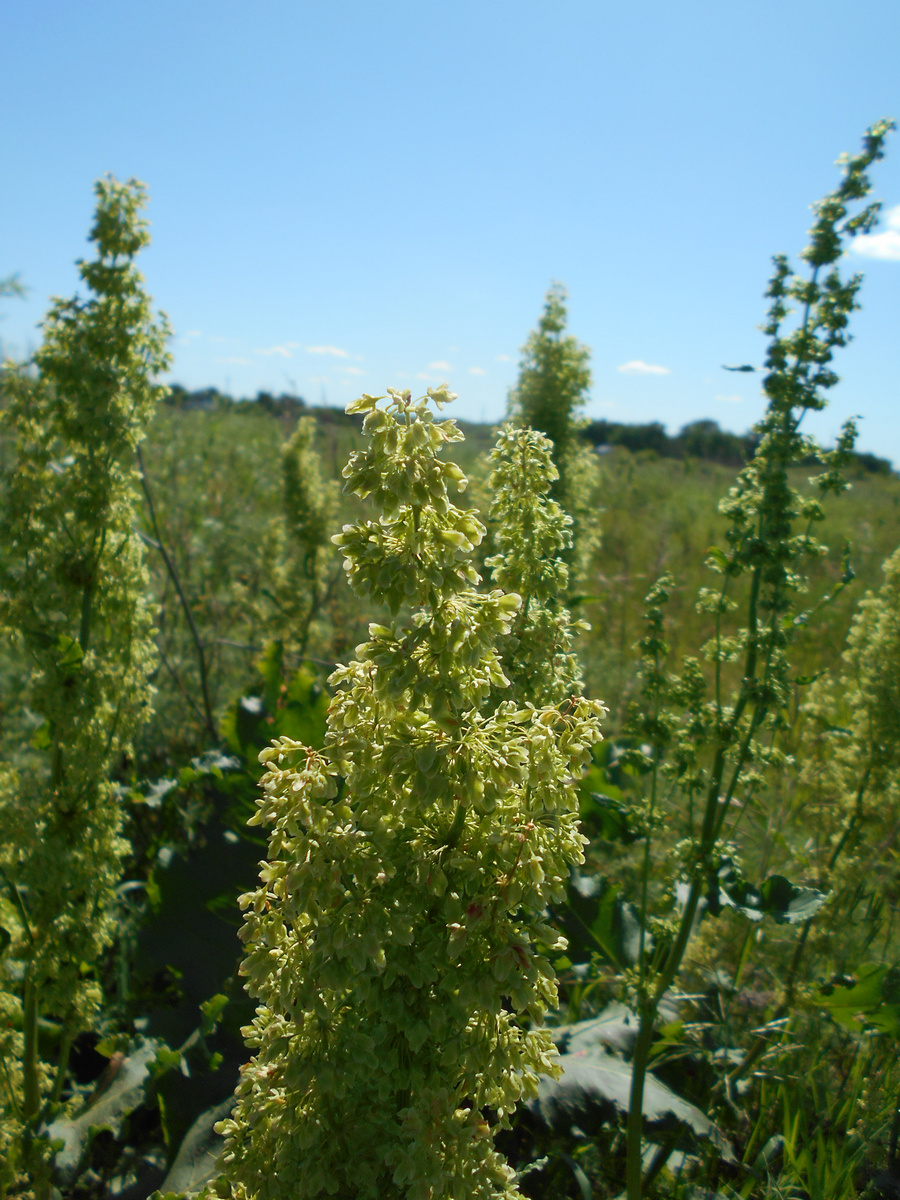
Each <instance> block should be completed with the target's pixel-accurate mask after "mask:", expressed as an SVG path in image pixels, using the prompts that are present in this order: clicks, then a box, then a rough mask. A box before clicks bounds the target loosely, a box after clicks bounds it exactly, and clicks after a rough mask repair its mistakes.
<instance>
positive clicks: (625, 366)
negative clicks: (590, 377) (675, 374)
mask: <svg viewBox="0 0 900 1200" xmlns="http://www.w3.org/2000/svg"><path fill="white" fill-rule="evenodd" d="M616 370H617V371H621V372H622V373H623V374H624V375H668V374H669V368H668V367H658V366H656V365H655V364H654V363H645V362H642V360H641V359H639V358H633V359H632V360H631V362H627V363H622V365H621V367H616Z"/></svg>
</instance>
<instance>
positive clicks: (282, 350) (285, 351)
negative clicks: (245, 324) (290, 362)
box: [253, 342, 300, 358]
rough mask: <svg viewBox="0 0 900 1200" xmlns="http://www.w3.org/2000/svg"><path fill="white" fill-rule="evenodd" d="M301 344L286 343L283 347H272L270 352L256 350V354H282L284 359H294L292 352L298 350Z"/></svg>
mask: <svg viewBox="0 0 900 1200" xmlns="http://www.w3.org/2000/svg"><path fill="white" fill-rule="evenodd" d="M299 344H300V343H299V342H285V343H284V345H283V346H270V347H269V349H268V350H254V351H253V353H254V354H266V355H269V354H280V355H281V357H282V358H293V357H294V356H293V354H292V353H291V351H293V350H296V349H297V347H298V346H299Z"/></svg>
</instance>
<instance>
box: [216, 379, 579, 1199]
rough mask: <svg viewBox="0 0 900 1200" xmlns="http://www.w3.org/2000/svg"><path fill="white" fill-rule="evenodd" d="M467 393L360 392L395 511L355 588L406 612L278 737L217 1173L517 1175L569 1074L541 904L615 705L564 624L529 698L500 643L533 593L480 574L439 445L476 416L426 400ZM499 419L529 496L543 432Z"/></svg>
mask: <svg viewBox="0 0 900 1200" xmlns="http://www.w3.org/2000/svg"><path fill="white" fill-rule="evenodd" d="M450 399H452V394H450V393H448V391H447V389H446V387H444V388H440V389H431V390H430V392H429V396H428V397H425V398H423V399H421V400H418V401H413V400H412V399H411V397H410V394H409V392H396V391H392V392H391V393H390V395H389V397H388V399H387V404H386V405H384V406H382V405H381V404H380V398H377V397H373V396H364V397H363V398H362V399H361V400H359V401H357V402H356V403H355V404H354V405H352V406H351V407H350V410H349V411H351V412H360V413H364V414H365V424H364V432H365V434H366V436H367V437H368V445H367V447H366V448H365V449H364V450H362V451H359V452H356V453H354V454H353V456H352V457H351V460H350V462H349V464H348V466H347V467H346V468H345V470H344V476H345V478H346V481H347V482H346V487H347V489H348V490H350V491H352V492H355V493H356V494H357V495H358V496H360V497H368V498H369V499H370V500H371V502H372V504H373V506H374V508H375V510H376V511H377V512H378V514H379V516H378V519H377V520H369V521H365V522H359V523H357V524H355V525H351V526H345V527H344V530H343V532H342V533H340V534H339V535H337V536H336V537H335V539H334V541H335V542H336V544H337V545H338V546H339V547H340V549H341V550H342V551H343V553H344V555H345V568H346V570H347V573H348V576H349V579H350V582H351V584H352V586H353V587H354V589H355V590H356V591H357V593H358V594H359V595H361V596H364V597H366V598H367V599H369V600H370V601H372V602H373V603H380V604H384V605H386V607H387V608H388V609H389V610H390V612H391V613H392V614H394V619H393V620H391V622H390V624H373V625H371V626H370V627H369V640H368V641H366V642H365V643H363V644H362V645H360V646H358V647H357V658H356V660H355V661H353V662H351V663H349V665H347V666H341V667H339V668H338V670H337V671H336V672H335V673H334V675H333V676H332V678H331V682H332V684H333V685H334V686H335V687H336V688H337V693H336V695H335V697H334V700H333V702H332V705H331V709H330V714H329V722H328V734H327V737H326V742H325V747H324V750H323V751H322V752H321V753H319V752H316V751H313V750H311V749H309V748H307V747H305V746H302V745H299V744H297V743H295V742H292V741H290V740H288V739H280V741H278V742H277V743H275V744H273V746H272V747H271V748H270V749H268V750H265V751H264V752H263V754H262V755H261V759H262V761H264V762H265V763H266V765H267V774H266V777H265V780H264V795H263V796H262V798H261V799H260V801H259V811H258V813H257V814H256V816H255V817H254V818H253V820H254V822H255V823H257V824H266V825H270V826H272V827H273V831H272V834H271V837H270V842H269V857H268V862H267V863H266V864H265V867H264V869H263V872H262V875H261V884H260V887H259V889H258V890H257V891H256V892H253V893H251V894H249V895H247V896H245V897H244V898H243V905H244V908H245V913H246V924H245V927H244V930H243V934H242V936H243V938H244V941H245V943H246V948H247V956H246V959H245V962H244V967H243V970H244V972H245V974H246V975H247V978H248V987H249V989H250V991H251V992H252V994H253V995H254V996H256V997H257V998H258V1000H259V1002H260V1004H259V1008H258V1009H257V1015H256V1018H255V1020H254V1023H253V1026H252V1027H251V1028H250V1029H249V1030H248V1035H249V1040H250V1044H251V1046H252V1047H253V1048H254V1050H255V1055H254V1058H253V1059H252V1061H251V1062H250V1063H249V1064H248V1066H247V1067H246V1068H245V1069H244V1072H243V1078H242V1082H241V1084H240V1086H239V1089H238V1102H237V1106H236V1108H235V1110H234V1113H233V1117H232V1119H230V1120H229V1121H227V1122H225V1123H224V1124H223V1126H222V1128H223V1131H224V1132H226V1133H227V1143H226V1151H225V1156H224V1160H223V1161H224V1165H225V1172H226V1174H225V1177H224V1178H223V1180H222V1181H221V1182H220V1185H219V1186H220V1188H221V1189H222V1190H223V1191H224V1192H225V1193H226V1194H229V1193H230V1194H231V1195H234V1196H239V1197H254V1198H256V1197H259V1198H260V1200H264V1198H265V1200H269V1198H271V1200H275V1198H276V1197H279V1198H280V1197H289V1196H290V1197H294V1196H297V1195H303V1196H307V1197H310V1200H312V1197H315V1196H319V1195H335V1196H338V1197H344V1198H346V1200H351V1198H352V1200H367V1198H371V1200H375V1198H376V1197H377V1198H378V1200H389V1198H390V1197H404V1198H407V1197H408V1198H409V1200H426V1198H429V1200H430V1198H434V1200H437V1198H438V1197H454V1198H457V1200H478V1198H484V1200H487V1198H488V1197H501V1196H507V1197H513V1196H516V1195H519V1194H520V1193H519V1192H518V1189H517V1187H516V1184H515V1179H514V1175H513V1172H512V1170H511V1169H510V1168H509V1166H508V1165H507V1164H506V1163H505V1161H504V1160H503V1158H502V1156H501V1155H499V1154H498V1153H497V1151H496V1150H495V1148H494V1146H493V1141H492V1135H493V1132H494V1130H495V1129H496V1128H497V1127H498V1126H502V1125H504V1124H506V1122H507V1121H508V1118H509V1116H510V1114H511V1113H512V1112H513V1111H514V1109H515V1107H516V1105H517V1104H518V1103H519V1102H520V1101H521V1100H522V1098H523V1097H528V1096H531V1095H533V1094H535V1091H536V1087H537V1080H538V1075H539V1074H540V1073H542V1072H549V1073H553V1072H554V1071H556V1070H557V1068H556V1066H555V1051H554V1048H553V1046H552V1043H551V1041H550V1036H549V1033H548V1032H547V1031H546V1030H545V1029H544V1028H542V1023H543V1017H544V1014H545V1012H546V1011H547V1010H548V1009H550V1008H553V1007H554V1006H555V1004H556V981H555V978H554V974H553V970H552V968H551V966H550V963H549V961H548V959H547V958H546V952H547V951H548V950H550V949H551V948H553V947H555V946H558V945H559V944H560V939H559V936H558V934H557V932H556V931H555V930H554V929H553V928H552V927H551V926H549V925H548V924H547V923H546V921H545V911H546V906H547V904H548V902H549V901H551V900H554V899H558V898H561V897H562V895H563V890H564V884H565V881H566V879H567V877H568V873H569V868H570V866H571V865H572V864H573V863H577V862H580V861H581V859H582V845H583V838H582V836H581V834H580V833H579V831H578V822H577V816H576V797H575V779H576V777H577V776H578V775H579V774H580V772H581V771H582V769H583V768H584V766H585V765H586V764H587V763H588V762H589V760H590V754H591V747H592V745H593V744H594V743H595V742H596V741H598V740H599V738H600V731H599V723H600V719H601V716H602V714H603V708H602V705H600V704H599V703H598V702H595V701H588V700H585V699H583V698H582V697H581V696H579V695H577V694H575V691H574V688H573V687H572V686H571V684H572V681H573V678H574V675H573V674H572V672H571V671H570V668H569V666H568V659H567V657H566V649H567V647H566V645H565V641H564V639H563V641H561V642H559V645H558V648H559V650H560V652H561V653H560V656H559V657H557V658H555V659H554V660H553V661H552V663H551V662H548V663H547V670H548V672H549V671H559V672H561V675H560V678H561V679H562V681H563V684H564V686H560V687H558V688H555V689H554V687H553V686H552V685H551V686H548V688H547V689H545V691H546V693H547V698H544V697H542V698H541V699H540V700H539V701H538V702H537V703H529V702H528V701H527V700H526V699H523V696H522V693H521V689H518V688H513V689H510V687H509V682H510V681H509V679H508V678H507V675H506V674H505V673H504V667H503V660H502V659H501V653H500V649H499V648H500V647H501V646H502V645H504V644H505V645H506V646H507V647H508V646H509V639H510V637H511V635H512V631H513V629H514V628H515V627H516V622H517V620H519V618H520V614H521V613H522V612H523V602H522V599H521V598H520V596H519V595H518V594H515V593H511V592H504V591H501V590H500V589H494V590H492V591H489V592H487V593H480V592H478V591H476V590H475V587H476V584H477V582H478V578H477V575H476V574H475V572H474V569H473V567H472V566H471V562H470V558H471V555H472V554H473V551H474V550H475V547H476V546H477V544H478V543H479V541H480V540H481V538H482V536H483V526H482V525H481V523H480V522H479V520H478V518H477V516H476V514H475V513H474V511H472V510H466V509H461V508H458V507H456V506H455V505H454V504H453V502H452V500H451V499H450V493H451V491H455V492H461V491H463V490H464V488H465V486H466V479H465V477H464V475H463V473H462V471H460V470H459V468H458V467H456V466H455V465H454V464H453V463H451V462H446V461H443V460H442V459H441V457H440V452H441V450H442V448H443V447H444V445H445V444H447V443H452V442H454V441H457V440H459V439H460V437H461V434H460V432H459V430H458V429H457V428H456V426H455V424H454V423H453V422H452V421H441V422H436V421H434V420H433V419H432V415H431V412H430V410H429V404H430V403H431V402H432V401H433V402H434V403H435V404H436V405H438V406H440V405H441V404H443V403H445V402H446V401H448V400H450ZM504 439H505V440H504ZM504 439H501V447H500V450H499V451H498V454H499V456H500V457H499V461H498V468H497V469H498V473H499V475H500V476H501V477H503V478H504V479H506V476H507V475H508V473H509V470H510V469H511V464H512V463H519V467H518V468H517V469H521V470H523V471H524V472H526V473H527V474H528V475H529V477H530V482H529V484H528V488H529V492H530V498H529V499H528V504H529V505H531V506H532V507H533V506H534V504H535V503H536V502H535V499H534V497H535V496H537V497H543V495H544V493H545V492H546V490H547V485H548V482H549V479H550V471H549V470H548V465H549V464H548V460H547V447H546V442H545V440H544V439H539V438H537V436H536V435H529V437H528V438H526V439H524V440H523V441H522V442H521V443H520V444H516V443H515V439H514V438H513V437H512V435H509V434H506V435H504ZM510 453H511V454H512V457H509V455H510ZM518 455H523V457H522V458H521V461H520V459H519V458H518V457H516V456H518ZM503 486H504V487H505V488H506V491H505V493H504V495H505V499H504V500H503V502H502V503H503V504H504V505H506V506H507V508H509V515H510V518H511V516H512V513H513V512H514V511H515V510H516V509H517V505H518V504H519V501H518V500H517V499H516V497H515V491H514V490H513V489H512V488H511V486H509V480H508V479H506V482H505V483H504V484H503ZM522 503H525V502H524V501H522ZM542 503H543V501H542V500H539V501H538V502H537V504H538V509H540V505H541V504H542ZM528 519H530V520H535V519H536V517H535V514H534V512H532V515H531V517H529V518H528ZM541 519H542V520H545V527H546V529H547V539H546V545H543V546H542V545H541V544H540V539H538V540H537V542H536V543H533V544H532V547H531V550H530V553H531V554H532V555H533V556H534V558H535V559H539V558H540V557H541V555H542V553H549V554H551V555H552V556H556V555H557V554H558V551H559V549H560V547H561V545H562V543H563V541H564V540H565V536H566V533H565V524H564V521H563V519H562V514H561V513H559V510H558V509H555V507H554V508H552V509H551V510H549V515H548V516H547V517H546V518H543V517H542V518H541ZM500 570H501V568H500V567H499V566H498V567H497V571H498V574H499V572H500ZM542 570H543V568H540V567H538V566H537V564H536V563H535V562H533V563H525V562H522V563H521V564H520V566H519V567H518V568H516V571H515V573H516V574H517V575H518V577H519V578H521V579H522V580H523V581H525V580H531V581H532V583H533V586H532V604H533V605H534V604H539V603H540V602H541V600H542V591H543V594H544V595H550V594H552V593H553V592H554V591H555V590H556V588H557V586H558V582H559V580H558V579H556V576H555V574H554V572H556V571H557V570H558V568H556V567H551V568H549V576H548V577H547V579H545V580H544V582H543V583H540V582H539V581H540V576H541V571H542ZM550 577H553V578H550ZM554 580H555V582H554ZM404 606H408V610H409V612H410V615H409V616H408V617H407V618H405V619H398V618H397V614H398V613H399V612H400V610H401V609H402V608H403V607H404ZM526 621H527V618H526ZM522 632H524V631H522ZM557 693H558V694H557ZM511 694H512V696H513V698H512V699H510V698H509V697H510V695H511Z"/></svg>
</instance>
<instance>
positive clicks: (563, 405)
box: [509, 284, 599, 583]
mask: <svg viewBox="0 0 900 1200" xmlns="http://www.w3.org/2000/svg"><path fill="white" fill-rule="evenodd" d="M567 317H568V314H567V312H566V293H565V289H564V288H563V287H561V286H560V285H559V284H554V285H553V287H551V288H550V290H549V291H548V293H547V297H546V300H545V302H544V311H543V313H542V314H541V318H540V320H539V321H538V327H537V329H536V330H535V331H534V332H533V333H531V334H530V335H529V337H528V340H527V341H526V343H525V346H524V347H523V350H522V362H521V365H520V367H519V378H518V380H517V382H516V385H515V387H514V388H513V389H512V390H511V391H510V394H509V415H510V419H511V420H512V422H513V424H515V425H519V426H523V427H524V428H526V429H534V430H536V431H537V432H538V433H543V434H544V436H545V437H548V438H549V439H550V441H551V443H552V445H553V462H554V465H555V467H556V470H557V477H556V479H554V480H553V483H552V485H551V489H550V495H551V498H552V499H553V500H555V501H556V502H557V503H558V504H559V505H560V506H561V507H562V509H563V511H564V512H566V513H568V514H569V516H570V517H571V519H572V526H573V529H572V532H573V537H572V541H571V545H570V546H568V547H566V549H565V551H564V552H563V557H564V559H565V560H566V562H567V563H568V565H569V567H570V568H571V571H572V575H573V578H572V581H571V582H572V583H575V582H579V581H581V579H582V577H583V576H584V574H585V572H586V571H587V569H588V567H589V564H590V561H591V558H592V556H593V553H594V551H595V549H596V545H597V541H598V536H599V521H598V512H597V485H598V469H597V460H596V458H595V457H594V456H593V455H592V454H591V452H590V450H589V448H588V446H587V445H586V443H585V441H584V438H583V437H582V436H581V435H582V432H583V429H584V425H585V420H584V415H583V414H584V406H585V403H586V401H587V393H588V389H589V388H590V386H591V372H590V367H589V365H588V361H589V359H590V351H589V350H588V348H587V346H582V345H580V344H579V342H578V341H577V340H576V339H575V338H574V337H572V335H571V334H567V333H566V332H565V329H566V320H567Z"/></svg>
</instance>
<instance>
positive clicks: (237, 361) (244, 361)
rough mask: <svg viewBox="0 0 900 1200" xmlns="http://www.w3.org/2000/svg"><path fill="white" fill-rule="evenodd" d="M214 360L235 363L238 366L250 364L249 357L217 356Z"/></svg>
mask: <svg viewBox="0 0 900 1200" xmlns="http://www.w3.org/2000/svg"><path fill="white" fill-rule="evenodd" d="M216 362H220V363H235V364H236V365H237V366H239V367H249V366H250V359H249V358H217V359H216Z"/></svg>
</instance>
